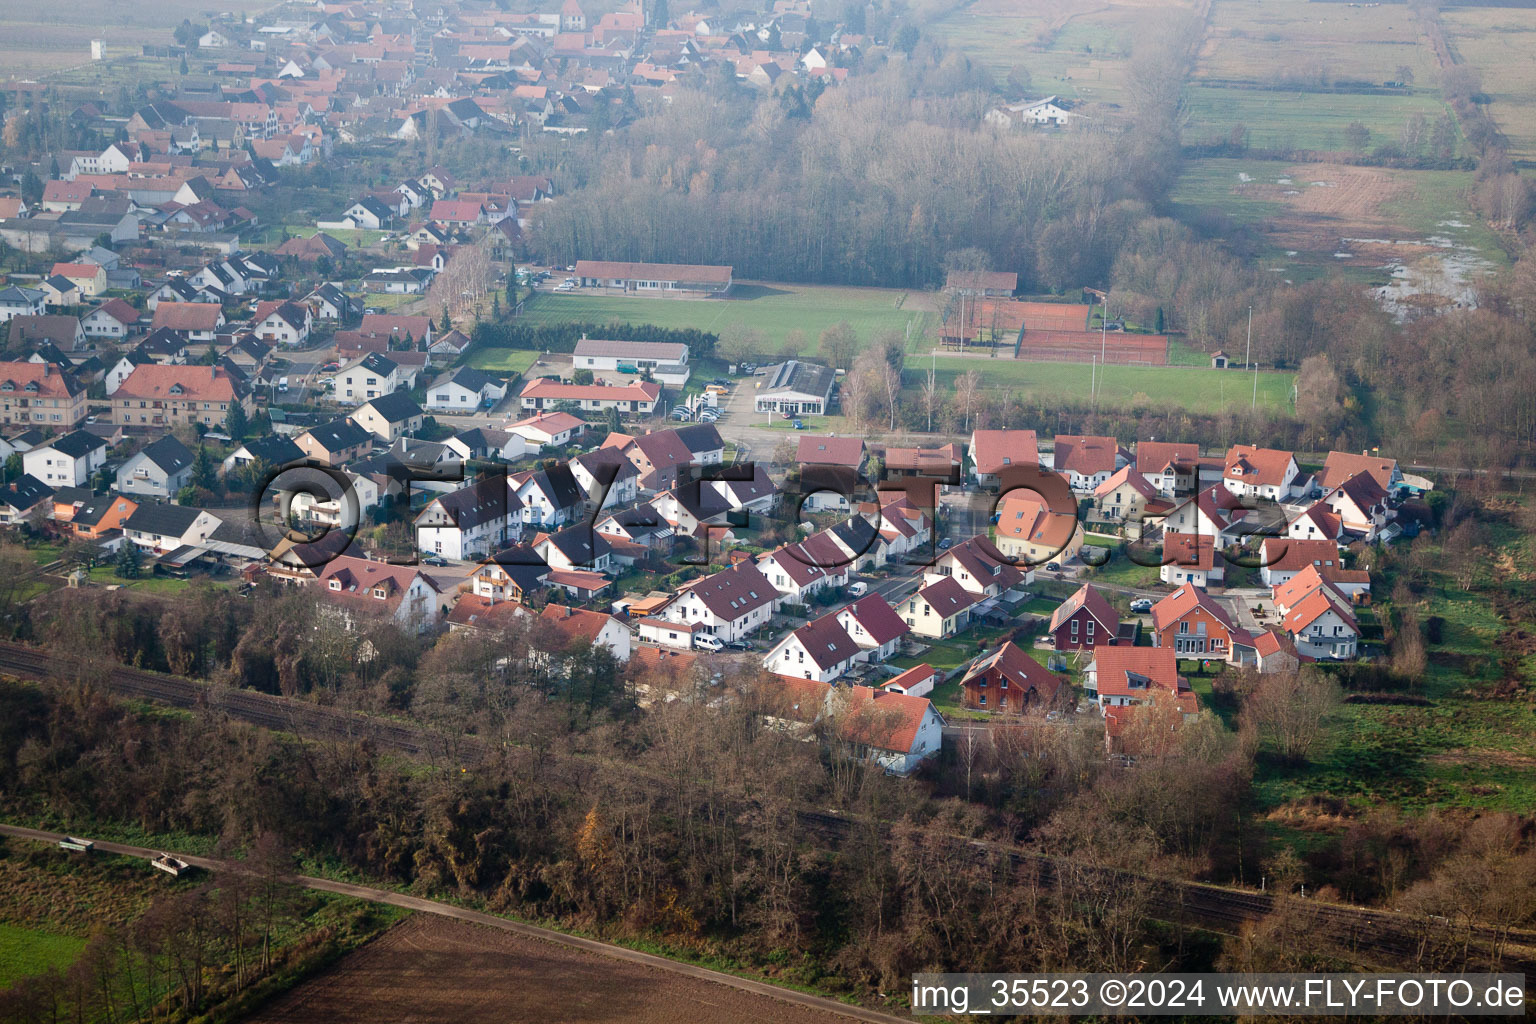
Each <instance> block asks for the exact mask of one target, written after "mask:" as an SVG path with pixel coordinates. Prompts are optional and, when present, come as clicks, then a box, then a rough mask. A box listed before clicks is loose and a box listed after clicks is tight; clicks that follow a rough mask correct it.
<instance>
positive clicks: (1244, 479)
mask: <svg viewBox="0 0 1536 1024" xmlns="http://www.w3.org/2000/svg"><path fill="white" fill-rule="evenodd" d="M1290 462H1291V453H1290V452H1282V451H1279V450H1278V449H1275V448H1255V447H1253V446H1252V445H1247V444H1236V445H1233V446H1232V448H1231V450H1230V451H1228V452H1227V462H1226V469H1225V470H1224V471H1223V472H1222V476H1223V477H1225V478H1226V479H1228V480H1237V481H1239V482H1241V483H1244V484H1258V485H1261V486H1265V487H1279V486H1280V485H1281V484H1282V483H1284V482H1285V471H1286V468H1287V467H1288V466H1289V465H1290ZM1239 469H1241V470H1242V472H1241V473H1238V472H1237V471H1238V470H1239Z"/></svg>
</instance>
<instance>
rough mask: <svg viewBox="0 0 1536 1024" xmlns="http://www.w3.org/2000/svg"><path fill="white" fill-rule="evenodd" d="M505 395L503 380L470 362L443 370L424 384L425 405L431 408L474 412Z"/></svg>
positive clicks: (505, 387) (444, 410) (504, 382)
mask: <svg viewBox="0 0 1536 1024" xmlns="http://www.w3.org/2000/svg"><path fill="white" fill-rule="evenodd" d="M505 397H507V382H506V381H504V380H498V379H497V378H495V377H492V376H491V375H490V374H488V373H485V372H483V371H480V370H477V369H475V368H474V367H472V366H461V367H459V368H458V369H457V370H454V371H453V372H452V373H448V374H444V375H443V376H442V377H439V378H438V379H437V380H435V381H433V382H432V385H431V387H429V388H427V408H428V409H431V410H433V411H435V412H474V411H476V410H478V409H479V408H480V407H481V405H482V404H494V403H496V402H499V401H501V400H502V399H503V398H505Z"/></svg>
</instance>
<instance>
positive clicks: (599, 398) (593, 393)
mask: <svg viewBox="0 0 1536 1024" xmlns="http://www.w3.org/2000/svg"><path fill="white" fill-rule="evenodd" d="M660 398H661V385H660V384H657V383H656V382H654V381H635V382H633V383H630V384H626V385H624V386H622V387H615V386H611V385H608V384H560V383H557V382H555V381H550V380H544V379H543V378H542V377H538V378H535V379H533V380H530V381H529V382H528V383H527V384H525V385H523V390H522V392H521V393H520V395H519V399H520V401H521V404H522V407H523V408H524V409H528V410H540V411H542V410H545V409H548V410H550V411H553V412H561V411H566V410H564V409H562V408H561V407H562V406H564V405H569V406H570V407H571V408H572V409H580V410H582V411H586V412H589V411H598V412H601V411H604V410H607V409H616V410H618V411H619V412H620V413H621V414H625V413H627V414H641V415H646V414H649V413H651V412H654V411H655V409H656V402H657V401H658V400H659V399H660Z"/></svg>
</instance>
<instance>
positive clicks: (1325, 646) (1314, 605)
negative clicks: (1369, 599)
mask: <svg viewBox="0 0 1536 1024" xmlns="http://www.w3.org/2000/svg"><path fill="white" fill-rule="evenodd" d="M1314 573H1315V570H1314ZM1277 600H1278V598H1277ZM1286 600H1287V605H1286V611H1285V613H1284V614H1285V617H1284V618H1283V619H1282V620H1281V622H1280V628H1281V629H1283V630H1284V631H1285V632H1286V633H1287V634H1288V635H1289V636H1290V637H1291V640H1292V642H1293V643H1294V644H1295V646H1296V652H1297V653H1298V654H1300V655H1304V656H1306V657H1308V658H1314V659H1318V660H1323V659H1327V660H1334V661H1338V660H1343V659H1346V658H1353V657H1354V656H1355V653H1356V649H1357V647H1358V644H1359V642H1360V625H1359V623H1358V622H1356V620H1355V615H1354V608H1353V606H1352V605H1351V604H1350V600H1349V598H1348V597H1346V596H1345V595H1344V594H1343V593H1341V592H1340V591H1339V590H1338V589H1337V588H1335V587H1334V586H1333V585H1332V584H1330V583H1328V582H1327V581H1325V580H1323V579H1321V578H1317V579H1316V586H1313V587H1312V588H1311V589H1310V590H1309V591H1307V593H1306V594H1304V595H1302V596H1300V597H1288V598H1287V599H1286Z"/></svg>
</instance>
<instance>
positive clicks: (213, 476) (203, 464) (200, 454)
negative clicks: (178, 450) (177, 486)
mask: <svg viewBox="0 0 1536 1024" xmlns="http://www.w3.org/2000/svg"><path fill="white" fill-rule="evenodd" d="M192 484H193V486H195V487H202V488H204V489H206V490H210V491H211V490H213V489H214V488H215V487H217V486H218V484H219V471H218V467H217V465H216V464H215V463H214V461H213V456H212V455H209V454H208V446H207V445H205V444H200V445H198V446H197V458H195V459H193V460H192Z"/></svg>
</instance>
